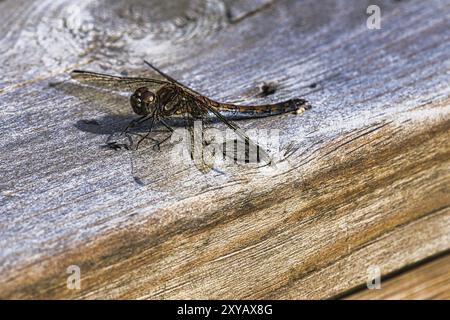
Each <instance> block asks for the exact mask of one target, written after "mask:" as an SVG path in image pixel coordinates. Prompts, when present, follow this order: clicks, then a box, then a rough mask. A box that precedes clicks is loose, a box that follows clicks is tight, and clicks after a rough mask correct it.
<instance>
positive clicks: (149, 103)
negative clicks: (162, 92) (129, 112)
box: [130, 87, 156, 116]
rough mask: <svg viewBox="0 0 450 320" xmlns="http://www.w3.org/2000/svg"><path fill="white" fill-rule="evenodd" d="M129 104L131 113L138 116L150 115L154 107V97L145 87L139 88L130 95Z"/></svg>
mask: <svg viewBox="0 0 450 320" xmlns="http://www.w3.org/2000/svg"><path fill="white" fill-rule="evenodd" d="M130 104H131V107H132V108H133V111H134V112H135V113H136V114H138V115H140V116H145V115H148V114H151V113H153V110H154V108H155V107H156V95H155V94H154V93H153V92H151V91H150V90H149V89H148V88H147V87H141V88H139V89H137V90H136V91H135V92H134V93H133V94H132V95H131V97H130Z"/></svg>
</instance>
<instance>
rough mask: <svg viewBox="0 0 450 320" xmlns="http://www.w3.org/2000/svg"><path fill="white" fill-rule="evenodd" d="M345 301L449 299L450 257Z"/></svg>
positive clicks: (436, 260) (361, 292) (423, 266)
mask: <svg viewBox="0 0 450 320" xmlns="http://www.w3.org/2000/svg"><path fill="white" fill-rule="evenodd" d="M346 299H359V300H367V299H391V300H394V299H395V300H399V299H416V300H425V299H436V300H449V299H450V255H448V254H447V255H445V256H443V257H440V258H437V259H434V260H432V261H430V262H427V263H425V264H423V265H420V266H418V267H415V268H413V269H411V270H408V271H405V272H403V273H401V274H399V275H396V276H394V277H393V278H389V279H388V280H386V281H382V285H381V287H380V289H379V290H368V289H365V290H361V291H359V292H356V293H354V294H351V295H349V296H348V297H346Z"/></svg>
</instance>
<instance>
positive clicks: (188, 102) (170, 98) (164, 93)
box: [71, 61, 310, 172]
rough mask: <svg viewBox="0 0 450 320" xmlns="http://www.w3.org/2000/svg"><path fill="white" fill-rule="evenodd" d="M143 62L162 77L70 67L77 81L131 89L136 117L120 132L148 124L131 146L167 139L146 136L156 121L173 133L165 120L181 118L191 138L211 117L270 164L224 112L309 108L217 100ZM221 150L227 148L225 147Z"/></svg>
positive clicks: (298, 101) (301, 102)
mask: <svg viewBox="0 0 450 320" xmlns="http://www.w3.org/2000/svg"><path fill="white" fill-rule="evenodd" d="M144 62H145V64H146V65H147V66H148V67H150V68H151V69H152V70H153V71H155V72H156V73H158V74H159V75H160V76H162V78H163V80H161V79H156V78H147V77H127V76H113V75H108V74H102V73H97V72H92V71H84V70H73V71H72V72H71V77H72V79H74V80H75V81H78V82H80V83H84V84H87V85H94V86H97V87H101V88H107V89H113V90H114V89H118V88H123V87H128V88H129V91H132V94H131V96H130V98H129V101H130V105H131V108H132V110H133V112H134V113H135V114H137V115H138V116H139V117H138V118H136V119H134V120H132V121H131V122H130V123H129V124H128V125H127V126H126V127H125V128H124V130H123V131H122V133H121V134H123V135H127V134H129V133H130V131H131V130H132V129H133V128H135V127H136V126H140V125H143V124H144V123H146V124H149V125H148V126H147V127H148V129H147V132H146V134H145V135H143V136H141V137H140V139H139V140H138V142H137V143H136V144H135V147H134V148H135V149H137V148H138V147H139V144H140V143H141V142H142V141H144V140H145V139H147V138H148V139H151V140H152V141H154V142H155V146H156V147H157V149H159V147H160V145H161V144H162V143H163V142H165V141H166V140H168V138H169V137H170V136H169V137H167V138H166V139H164V140H163V141H158V140H155V139H153V138H151V137H150V135H151V133H152V131H153V129H154V127H155V125H156V124H157V123H160V124H161V125H162V126H164V127H165V128H166V129H167V130H168V131H169V132H170V133H173V132H174V129H173V128H172V126H171V124H170V123H168V121H167V120H168V119H170V118H181V119H183V120H184V123H185V127H186V129H187V130H188V132H189V135H190V136H191V138H192V139H191V141H192V140H193V137H194V123H195V121H198V120H200V121H201V122H202V123H207V122H208V121H210V120H208V119H211V118H215V119H217V120H219V122H221V123H223V124H224V125H226V127H228V128H229V129H231V130H232V131H233V132H234V133H235V135H236V136H237V137H239V139H240V140H241V142H243V143H244V145H245V152H247V153H248V152H249V150H252V151H256V153H257V156H256V159H257V161H258V162H264V163H266V164H269V165H270V164H271V158H270V156H269V155H268V153H267V151H266V150H264V148H262V147H260V146H259V145H258V144H256V143H255V142H253V141H252V140H251V139H250V138H249V136H248V135H247V134H246V133H245V132H244V131H243V130H242V129H241V128H240V127H239V126H238V125H237V124H236V123H235V122H234V121H232V120H230V119H229V118H228V117H227V116H226V114H230V113H231V114H233V115H237V114H240V115H243V116H244V117H250V118H252V117H265V116H273V115H279V114H282V113H288V112H297V113H300V112H303V111H304V110H307V109H309V108H310V104H309V103H308V101H307V100H305V99H302V98H295V99H290V100H286V101H283V102H279V103H274V104H262V105H237V104H232V103H221V102H217V101H215V100H213V99H210V98H208V97H206V96H205V95H202V94H201V93H199V92H197V91H195V90H193V89H192V88H189V87H188V86H186V85H184V84H182V83H181V82H179V81H177V80H175V79H174V78H172V77H171V76H169V75H167V74H166V73H164V72H163V71H161V70H159V69H158V68H156V67H155V66H154V65H152V64H151V63H149V62H148V61H144ZM133 88H134V89H133ZM107 146H108V147H110V148H112V149H117V148H121V147H126V148H129V147H130V146H124V145H123V144H119V143H117V142H115V141H113V142H108V143H107ZM190 148H191V155H193V154H194V153H196V154H198V153H201V151H199V150H195V148H196V146H195V145H194V144H193V143H191V144H190ZM223 150H228V149H227V148H226V147H225V149H223ZM234 151H235V150H234ZM224 153H226V152H224ZM228 153H229V152H228ZM232 153H233V152H232ZM233 154H235V153H233ZM247 156H248V154H247ZM196 166H197V168H199V170H200V171H202V172H206V171H207V170H208V169H210V168H211V166H208V165H206V164H205V163H203V161H200V163H198V164H196Z"/></svg>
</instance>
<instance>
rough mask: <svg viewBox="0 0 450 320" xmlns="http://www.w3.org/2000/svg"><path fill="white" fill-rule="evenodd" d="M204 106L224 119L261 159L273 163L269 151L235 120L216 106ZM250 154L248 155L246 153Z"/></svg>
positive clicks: (221, 119)
mask: <svg viewBox="0 0 450 320" xmlns="http://www.w3.org/2000/svg"><path fill="white" fill-rule="evenodd" d="M203 107H204V108H206V109H207V110H208V111H210V112H211V113H212V114H214V115H215V116H216V117H217V118H218V119H219V120H220V121H222V122H223V123H224V124H226V125H227V126H228V127H229V128H230V129H232V130H233V131H234V132H235V133H236V135H237V136H238V137H240V138H241V139H242V140H243V141H244V142H245V144H246V145H248V150H253V151H256V152H258V155H259V160H262V161H264V162H265V163H267V164H271V162H272V160H271V159H270V156H269V155H268V154H267V152H266V151H265V150H264V149H263V148H262V147H260V146H259V145H257V144H256V143H255V142H253V141H252V139H250V138H249V136H248V135H247V134H245V132H244V131H242V129H241V128H239V126H238V125H237V124H235V123H234V122H233V121H231V120H228V119H227V118H225V117H224V116H223V115H222V114H221V113H220V112H219V111H217V110H216V109H215V108H213V107H211V106H209V105H207V104H203ZM246 156H248V155H246Z"/></svg>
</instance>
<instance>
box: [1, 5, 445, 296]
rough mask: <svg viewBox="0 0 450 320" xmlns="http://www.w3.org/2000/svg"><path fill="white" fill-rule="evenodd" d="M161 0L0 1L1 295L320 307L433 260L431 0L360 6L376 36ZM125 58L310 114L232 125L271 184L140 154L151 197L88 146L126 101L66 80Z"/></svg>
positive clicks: (437, 129)
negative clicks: (374, 267)
mask: <svg viewBox="0 0 450 320" xmlns="http://www.w3.org/2000/svg"><path fill="white" fill-rule="evenodd" d="M163 2H164V1H152V2H147V1H115V2H114V3H106V2H98V1H85V2H83V3H82V4H73V3H72V2H69V1H36V2H30V1H3V2H0V19H1V21H3V24H2V25H1V26H0V35H1V39H0V48H1V57H2V72H1V74H0V88H1V89H0V90H1V92H0V94H1V95H0V123H1V126H0V128H1V129H0V130H1V133H0V147H1V150H2V153H1V155H0V172H1V178H0V190H1V194H0V207H1V209H0V210H1V215H0V275H1V276H0V288H1V290H0V296H1V297H3V298H5V297H6V298H9V297H19V298H30V297H45V298H51V297H53V298H80V297H81V298H98V297H108V298H113V297H114V298H119V297H126V298H173V297H177V298H212V297H219V298H264V297H276V298H284V297H290V298H299V297H304V298H324V297H330V296H333V295H337V294H340V293H342V292H344V291H346V290H349V289H351V288H353V287H355V286H358V285H360V284H362V283H364V282H365V280H366V276H367V275H366V269H367V267H368V266H369V265H371V264H378V265H380V266H381V267H382V269H383V272H390V271H393V270H396V269H398V268H401V267H403V266H405V265H407V264H410V263H413V262H415V261H418V260H420V259H423V258H425V257H427V256H430V255H433V254H436V253H438V252H441V251H444V250H447V249H449V248H450V239H449V235H450V221H449V219H450V214H449V204H450V192H449V186H450V173H449V170H448V169H449V163H450V162H449V158H450V157H449V151H450V144H449V141H450V140H449V138H450V134H449V131H450V130H449V127H450V116H449V115H450V112H449V111H450V103H449V101H450V100H449V93H450V87H449V80H450V77H449V64H450V42H449V37H450V34H449V32H448V30H449V27H450V22H449V21H450V19H448V18H449V4H448V1H444V0H442V1H427V2H426V3H425V2H421V1H402V2H397V1H374V3H377V4H378V5H380V6H381V8H382V29H381V30H369V29H367V27H366V18H367V15H366V14H365V10H366V8H367V5H368V2H363V1H356V0H355V1H348V0H345V1H344V0H340V1H331V0H330V1H320V2H318V1H313V0H308V1H273V2H269V1H254V2H251V4H246V5H243V4H240V3H239V2H237V1H228V2H222V1H219V0H215V1H213V0H210V1H200V0H193V1H182V2H180V3H178V2H177V5H174V4H163ZM143 59H148V60H150V61H152V62H154V63H155V64H156V65H158V66H159V67H161V68H162V69H163V70H165V71H166V72H167V73H169V74H171V75H173V76H174V77H175V78H177V79H180V81H182V82H184V83H186V84H189V85H190V86H192V87H193V88H194V89H196V90H198V91H200V92H202V93H204V94H206V95H208V96H210V97H212V98H215V99H217V100H220V101H230V102H239V103H246V104H251V103H265V102H270V101H281V100H284V99H288V98H294V97H299V96H301V97H306V98H307V99H308V100H310V101H311V103H312V105H313V108H312V109H311V110H309V111H308V112H305V113H304V114H302V115H298V116H297V115H285V116H281V117H272V118H266V119H255V120H248V121H242V122H240V125H241V126H242V127H243V128H245V129H249V128H255V127H256V128H260V129H278V130H279V131H280V141H281V154H284V153H286V154H287V155H288V156H287V157H285V159H284V161H282V162H281V163H280V164H279V166H277V169H276V170H274V171H271V172H266V173H264V174H261V173H260V171H258V170H256V169H255V168H251V169H247V168H246V167H242V166H229V167H227V168H226V171H225V175H220V174H219V173H217V172H211V173H209V174H207V175H203V174H201V173H199V172H198V171H196V170H195V169H194V168H192V166H191V167H188V168H183V170H180V166H179V164H178V163H173V162H171V161H167V157H164V155H162V154H161V153H149V154H147V155H146V157H147V159H145V160H146V161H148V167H149V171H148V173H149V174H152V175H153V176H154V177H158V176H160V177H161V179H164V180H162V182H161V181H160V182H158V183H154V184H151V185H147V186H141V185H138V184H136V183H135V181H134V180H133V177H132V175H131V173H130V172H131V164H132V161H136V159H135V158H136V155H135V154H132V153H130V152H114V151H112V150H105V149H102V148H100V145H101V144H103V143H104V141H105V139H106V137H107V134H108V133H111V132H112V131H113V130H117V128H119V127H120V126H123V125H124V124H125V123H127V121H128V120H129V119H131V118H132V117H133V116H132V114H131V111H130V110H129V109H130V108H129V106H128V104H127V101H126V98H123V97H120V96H109V95H105V93H104V92H99V91H97V90H92V89H88V88H83V87H80V86H78V85H76V84H74V83H72V82H69V78H68V75H67V72H68V71H69V70H71V69H74V68H83V69H90V70H97V71H102V72H108V73H116V74H119V73H121V72H127V73H128V74H130V75H131V74H133V75H134V74H136V75H138V74H140V75H152V73H151V72H150V71H148V70H147V69H146V68H145V66H144V65H143V64H142V60H143ZM263 81H276V82H278V84H279V87H278V90H277V91H276V92H275V94H273V95H270V96H268V97H266V98H261V97H259V96H258V95H257V92H258V91H257V87H258V85H260V84H261V83H262V82H263ZM92 119H95V120H96V121H97V122H98V123H99V126H95V125H93V124H92V123H89V122H88V123H87V124H86V120H92ZM99 133H101V134H99ZM142 160H143V159H140V160H139V161H141V162H140V163H141V164H142V163H143V162H142ZM145 163H146V162H144V164H145ZM72 264H75V265H79V266H80V268H81V274H82V288H81V290H79V291H76V290H75V291H71V290H68V289H67V288H66V277H67V274H66V268H67V266H69V265H72Z"/></svg>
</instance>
